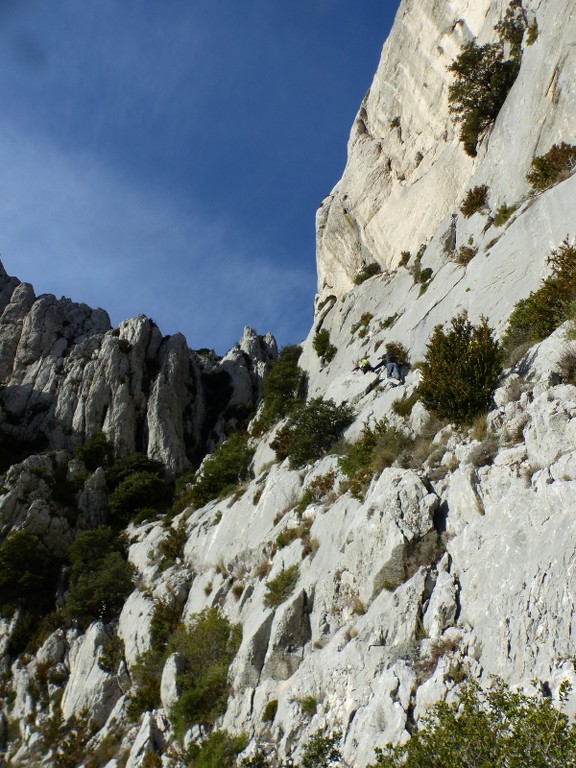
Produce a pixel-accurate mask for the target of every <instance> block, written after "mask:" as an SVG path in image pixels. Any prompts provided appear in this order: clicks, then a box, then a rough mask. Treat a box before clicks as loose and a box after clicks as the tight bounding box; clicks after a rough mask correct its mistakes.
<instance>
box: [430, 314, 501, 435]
mask: <svg viewBox="0 0 576 768" xmlns="http://www.w3.org/2000/svg"><path fill="white" fill-rule="evenodd" d="M501 370H502V352H501V349H500V345H499V344H498V342H497V341H496V340H495V339H494V338H493V336H492V330H491V329H490V327H489V326H488V322H487V320H486V318H482V319H481V321H480V323H479V325H477V326H475V325H473V324H472V323H471V322H470V321H469V320H468V318H467V317H466V315H465V314H460V315H458V316H457V317H455V318H453V319H452V323H451V327H450V328H449V330H448V331H445V330H444V329H443V328H442V326H440V325H438V326H436V328H435V329H434V333H433V334H432V338H431V340H430V341H429V342H428V346H427V348H426V355H425V359H424V362H423V363H422V365H421V372H422V383H421V384H420V393H421V398H422V402H423V403H424V405H425V406H426V407H427V408H428V409H429V410H430V411H431V412H432V413H433V414H434V415H435V416H438V417H439V418H446V419H449V420H450V421H454V422H455V423H457V424H462V423H465V422H467V421H470V420H471V419H472V418H473V417H474V416H477V415H478V414H479V413H482V412H483V411H485V410H486V409H487V408H489V406H490V402H491V399H492V393H493V392H494V389H495V388H496V386H497V384H498V381H499V378H500V375H501Z"/></svg>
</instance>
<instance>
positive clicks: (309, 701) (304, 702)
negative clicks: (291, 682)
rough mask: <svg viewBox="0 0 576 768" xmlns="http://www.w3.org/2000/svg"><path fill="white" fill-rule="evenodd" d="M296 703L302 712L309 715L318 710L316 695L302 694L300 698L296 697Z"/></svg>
mask: <svg viewBox="0 0 576 768" xmlns="http://www.w3.org/2000/svg"><path fill="white" fill-rule="evenodd" d="M298 704H299V705H300V709H301V710H302V712H303V713H304V714H305V715H309V716H310V717H312V715H315V714H316V712H317V711H318V699H317V698H316V696H303V697H302V698H301V699H298Z"/></svg>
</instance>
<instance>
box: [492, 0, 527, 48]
mask: <svg viewBox="0 0 576 768" xmlns="http://www.w3.org/2000/svg"><path fill="white" fill-rule="evenodd" d="M527 26H528V18H527V16H526V11H525V10H524V8H523V7H522V0H510V4H509V6H508V8H507V9H506V13H505V14H504V18H503V19H502V20H501V21H499V22H498V23H497V24H496V26H495V27H494V29H495V30H496V32H497V33H498V37H499V38H500V42H501V43H502V45H504V43H508V45H509V46H510V56H511V57H512V59H514V60H515V61H518V62H519V61H520V59H521V58H522V41H523V40H524V32H525V31H526V28H527Z"/></svg>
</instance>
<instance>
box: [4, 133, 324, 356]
mask: <svg viewBox="0 0 576 768" xmlns="http://www.w3.org/2000/svg"><path fill="white" fill-rule="evenodd" d="M0 167H1V168H2V171H3V189H4V194H2V195H1V196H0V251H1V253H2V259H3V261H4V266H5V268H6V269H7V271H8V272H9V273H10V274H15V275H16V276H17V277H19V278H20V279H21V280H25V281H27V282H31V283H32V284H33V285H34V288H35V290H36V291H37V293H41V292H49V293H55V294H56V295H67V296H69V297H70V298H72V299H74V300H76V301H85V302H86V303H88V304H89V305H91V306H102V307H103V308H104V309H106V310H107V311H108V312H109V313H110V315H111V317H112V321H113V322H114V323H117V322H119V321H120V320H121V319H124V318H125V317H129V316H131V315H134V314H138V313H144V314H147V315H149V316H151V317H153V319H154V320H155V321H156V322H157V323H158V325H159V326H160V328H161V330H162V332H163V333H173V332H176V331H181V332H183V333H184V334H185V335H186V337H187V339H188V342H189V344H190V345H191V346H195V347H199V346H209V347H214V348H215V349H217V351H219V352H223V351H225V349H226V348H228V347H229V346H230V345H231V344H232V343H233V342H234V341H235V340H236V339H237V338H238V337H239V336H240V334H241V332H242V328H243V326H244V325H245V324H251V325H253V326H255V327H256V329H257V330H258V332H261V333H263V332H267V331H272V332H273V333H276V334H278V335H279V337H280V340H281V341H283V342H284V343H287V342H288V341H296V340H299V337H300V336H303V335H304V333H305V332H306V330H307V327H308V323H309V319H310V312H309V310H311V301H312V294H313V291H314V280H315V277H314V266H313V263H310V265H309V268H306V267H302V266H301V265H297V264H294V263H290V262H289V261H288V259H287V257H286V255H285V254H283V253H282V251H281V248H280V247H279V245H278V244H277V243H274V242H270V243H267V244H263V243H258V245H256V243H257V241H258V234H257V233H254V234H253V235H252V234H250V233H248V232H246V231H243V230H242V228H241V227H239V226H238V223H237V222H233V221H232V220H230V219H229V218H226V217H218V216H217V215H215V214H214V215H212V216H211V217H210V218H208V219H207V218H205V215H204V214H203V213H202V212H201V211H200V206H199V205H196V206H193V207H192V209H190V205H188V207H187V208H185V207H183V206H182V205H181V204H179V203H177V202H175V201H174V200H170V199H167V198H162V197H161V196H160V195H159V194H157V193H156V192H155V191H154V190H153V189H149V188H147V189H146V188H142V187H138V188H136V187H135V186H133V185H131V184H130V183H129V182H128V181H127V180H126V179H123V178H122V176H121V175H120V173H118V172H115V171H114V170H113V169H111V168H109V167H105V166H102V165H101V164H99V163H98V162H97V161H96V160H95V159H94V158H93V157H91V156H89V155H86V154H82V153H72V152H68V151H64V150H63V149H61V148H59V147H56V146H54V145H53V144H51V143H50V142H49V141H47V140H46V139H41V138H39V137H37V136H30V135H27V136H26V135H22V134H20V133H18V132H17V131H16V130H14V129H9V128H7V127H4V128H3V129H0ZM264 245H266V252H263V251H262V248H263V246H264ZM256 247H258V248H259V249H260V252H256V250H255V248H256ZM311 261H312V257H311ZM308 304H309V305H310V306H308ZM304 315H305V316H304Z"/></svg>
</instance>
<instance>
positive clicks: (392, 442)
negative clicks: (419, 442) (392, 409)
mask: <svg viewBox="0 0 576 768" xmlns="http://www.w3.org/2000/svg"><path fill="white" fill-rule="evenodd" d="M411 444H412V440H411V439H410V438H409V437H408V436H407V435H405V434H404V433H403V432H401V431H400V430H399V429H396V427H392V426H390V424H389V423H388V422H387V420H386V419H381V420H380V421H377V422H376V424H375V425H374V427H369V426H368V425H364V428H363V430H362V436H361V437H360V440H357V441H356V442H355V443H352V444H350V445H348V446H346V449H345V453H344V455H343V456H341V457H340V458H339V459H338V464H339V466H340V468H341V469H342V471H343V472H344V474H345V475H346V476H347V477H348V478H349V488H350V491H351V493H352V495H353V496H354V497H355V498H357V499H363V498H364V494H365V492H366V489H367V488H368V485H369V483H370V481H371V480H372V478H373V477H375V476H376V475H379V474H380V473H381V472H382V470H383V469H384V468H385V467H390V466H392V464H393V463H394V462H395V461H396V460H397V459H398V458H399V457H400V456H401V454H402V453H403V452H404V451H406V450H407V449H409V448H410V446H411Z"/></svg>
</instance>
